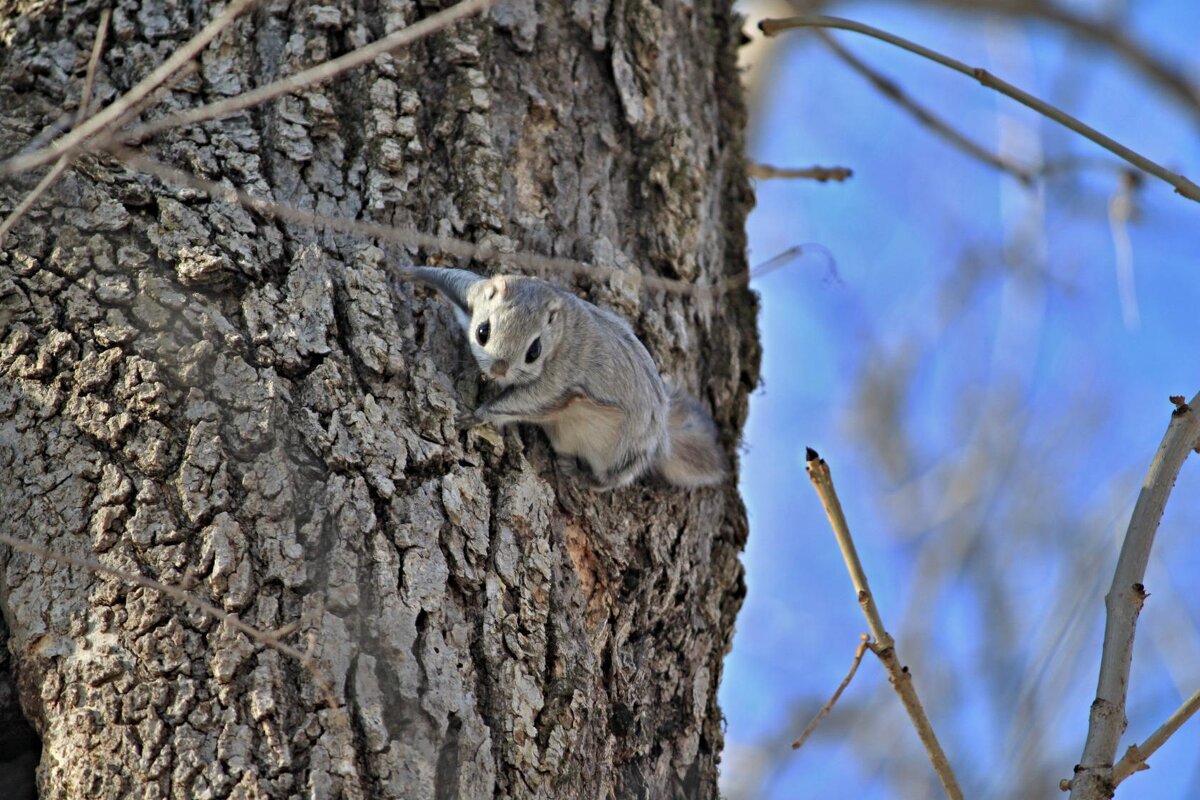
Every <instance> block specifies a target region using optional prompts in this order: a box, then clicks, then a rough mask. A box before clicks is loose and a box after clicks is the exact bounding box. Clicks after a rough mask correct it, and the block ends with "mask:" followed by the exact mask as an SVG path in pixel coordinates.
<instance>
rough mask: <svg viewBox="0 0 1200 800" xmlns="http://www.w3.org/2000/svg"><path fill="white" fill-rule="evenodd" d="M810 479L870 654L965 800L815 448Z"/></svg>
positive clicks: (950, 790)
mask: <svg viewBox="0 0 1200 800" xmlns="http://www.w3.org/2000/svg"><path fill="white" fill-rule="evenodd" d="M808 477H809V479H810V480H811V481H812V484H813V488H815V489H816V490H817V496H818V497H819V498H820V499H821V505H822V506H824V508H825V515H826V516H827V517H828V518H829V524H830V526H831V527H832V528H833V534H834V536H836V537H837V542H838V548H839V549H840V550H841V551H842V559H843V560H844V561H845V562H846V570H847V571H848V572H849V573H850V580H851V581H852V582H853V583H854V589H855V591H856V592H857V593H858V604H859V606H861V607H862V612H863V616H864V617H866V619H867V625H868V627H869V628H870V629H871V635H872V636H873V637H874V638H875V644H874V646H872V647H871V650H872V651H873V652H874V653H875V655H876V656H878V657H879V660H880V661H881V662H883V666H884V668H885V669H886V670H887V672H888V677H889V679H890V680H891V683H892V688H894V689H895V690H896V694H898V695H900V702H901V703H903V704H904V710H905V711H907V712H908V716H909V718H910V719H911V720H912V723H913V727H914V728H916V730H917V736H919V737H920V739H921V744H923V745H925V750H926V752H928V753H929V761H930V763H931V764H932V765H933V769H934V772H936V773H937V776H938V779H939V780H940V781H941V782H942V788H943V789H944V790H945V792H946V796H947V797H948V798H951V800H962V796H963V793H962V789H960V788H959V785H958V779H957V778H956V777H955V776H954V770H953V769H951V767H950V762H949V761H948V760H947V759H946V753H945V752H944V751H943V750H942V746H941V744H939V743H938V739H937V735H936V734H935V733H934V732H933V725H932V724H930V722H929V717H927V716H926V714H925V708H924V707H923V706H922V705H921V698H920V697H918V696H917V690H916V688H915V687H914V686H913V681H912V674H911V673H910V672H909V671H908V667H905V666H902V665H901V664H900V659H899V658H898V657H897V655H896V642H895V641H894V640H893V639H892V635H891V634H890V633H888V632H887V629H886V628H885V627H884V625H883V619H882V617H880V615H879V609H878V607H877V606H876V605H875V598H874V596H873V595H872V594H871V587H870V585H869V584H868V583H867V573H866V571H865V570H864V569H863V566H862V562H861V561H859V558H858V550H857V549H856V548H855V546H854V539H853V538H852V537H851V535H850V526H849V525H848V524H847V523H846V515H845V514H844V513H843V512H842V504H841V501H840V500H838V496H837V491H836V490H835V489H834V487H833V476H832V475H831V474H830V472H829V465H828V464H826V463H825V460H824V459H823V458H821V457H820V456H819V455H817V452H816V451H815V450H813V449H812V448H809V450H808Z"/></svg>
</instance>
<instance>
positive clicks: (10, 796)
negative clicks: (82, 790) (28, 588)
mask: <svg viewBox="0 0 1200 800" xmlns="http://www.w3.org/2000/svg"><path fill="white" fill-rule="evenodd" d="M14 666H15V665H14V664H13V663H12V658H11V656H9V654H8V627H7V625H5V623H4V620H3V619H0V797H3V798H5V799H6V800H36V799H37V796H38V793H37V765H38V759H39V758H40V757H41V754H42V740H41V739H40V738H39V737H38V735H37V731H35V730H34V729H33V726H32V725H30V724H29V720H27V719H25V714H24V712H22V710H21V703H20V700H19V699H18V695H17V680H16V674H15V671H14Z"/></svg>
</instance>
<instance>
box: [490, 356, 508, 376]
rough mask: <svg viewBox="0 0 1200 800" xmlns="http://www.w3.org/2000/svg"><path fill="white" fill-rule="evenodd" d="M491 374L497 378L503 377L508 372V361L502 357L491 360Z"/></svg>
mask: <svg viewBox="0 0 1200 800" xmlns="http://www.w3.org/2000/svg"><path fill="white" fill-rule="evenodd" d="M492 374H493V375H495V376H496V377H497V378H503V377H504V376H505V375H507V374H508V362H507V361H505V360H504V359H500V360H498V361H493V362H492Z"/></svg>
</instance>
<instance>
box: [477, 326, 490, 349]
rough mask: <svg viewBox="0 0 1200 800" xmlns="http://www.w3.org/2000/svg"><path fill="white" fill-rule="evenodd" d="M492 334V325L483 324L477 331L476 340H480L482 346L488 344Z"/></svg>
mask: <svg viewBox="0 0 1200 800" xmlns="http://www.w3.org/2000/svg"><path fill="white" fill-rule="evenodd" d="M491 333H492V323H490V322H481V323H479V327H478V328H476V329H475V338H476V339H478V340H479V343H480V344H487V340H488V336H490V335H491Z"/></svg>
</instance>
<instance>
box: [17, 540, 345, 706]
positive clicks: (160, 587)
mask: <svg viewBox="0 0 1200 800" xmlns="http://www.w3.org/2000/svg"><path fill="white" fill-rule="evenodd" d="M0 544H6V545H8V546H9V547H11V548H12V549H13V550H19V551H20V552H22V553H26V554H28V555H31V556H37V557H38V558H42V559H45V560H46V561H57V562H59V563H62V564H70V565H71V566H73V567H79V568H81V569H86V570H90V571H91V572H94V573H97V574H101V575H108V576H111V577H113V578H117V579H118V580H122V581H124V582H125V583H128V584H135V585H137V586H141V587H143V588H146V589H151V590H153V591H156V592H160V593H161V594H165V595H166V596H167V597H170V598H172V599H174V600H178V601H179V602H181V603H184V604H186V605H190V606H192V607H193V608H195V609H197V610H198V611H200V612H201V613H203V614H205V615H207V616H209V617H212V618H213V619H215V620H217V621H218V622H223V623H225V624H226V625H228V626H229V627H231V628H233V629H235V630H237V631H240V632H242V633H244V634H246V636H248V637H249V638H251V639H253V640H254V641H256V642H260V643H261V644H263V645H265V646H267V647H269V648H271V649H272V650H275V651H277V652H279V653H282V654H283V655H285V656H289V657H291V658H294V659H296V661H298V662H299V663H300V665H301V666H302V667H304V668H305V669H306V670H307V671H308V672H309V674H310V675H311V676H312V678H313V681H314V682H315V683H316V684H317V688H318V689H319V690H320V691H321V693H322V694H323V695H324V697H325V701H326V703H327V704H328V705H329V707H330V708H331V709H334V710H338V709H339V703H338V701H337V695H335V694H334V692H333V686H332V684H330V682H329V681H328V680H326V679H325V676H324V675H321V674H320V673H319V672H318V671H317V666H316V662H315V660H314V658H313V656H312V654H311V653H305V652H304V651H301V650H298V649H296V648H295V647H292V646H291V645H289V644H287V643H286V642H284V641H282V638H281V637H282V636H286V635H288V634H290V633H292V632H293V628H292V626H290V625H285V626H283V627H282V628H280V629H279V631H277V632H275V633H269V632H267V631H264V630H262V629H261V628H256V627H255V626H253V625H250V624H249V623H246V622H243V621H242V620H241V618H240V617H238V615H237V614H233V613H230V612H228V611H226V610H225V609H223V608H220V607H218V606H215V605H213V604H212V603H210V602H208V601H207V600H204V599H202V598H199V597H197V596H196V595H194V594H192V593H190V592H188V591H186V590H184V589H181V588H180V587H178V586H172V585H171V584H169V583H163V582H161V581H156V580H154V579H153V578H147V577H146V576H145V575H138V574H137V573H134V572H128V571H126V570H123V569H117V568H116V567H110V566H107V565H105V564H101V563H100V562H99V561H95V560H93V559H90V558H84V557H82V556H72V555H67V554H66V553H58V552H55V551H53V550H51V549H49V548H47V547H42V546H41V545H37V544H34V543H33V542H27V541H24V540H23V539H17V538H14V537H12V536H9V535H8V534H6V533H0Z"/></svg>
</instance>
